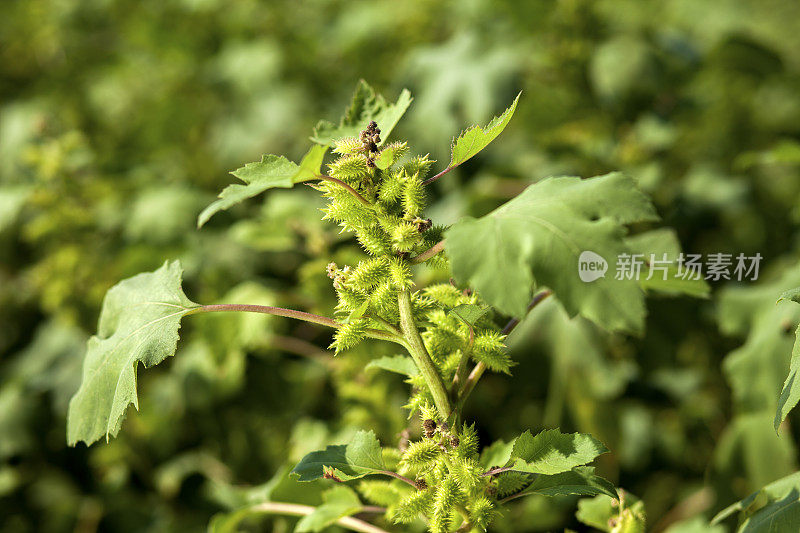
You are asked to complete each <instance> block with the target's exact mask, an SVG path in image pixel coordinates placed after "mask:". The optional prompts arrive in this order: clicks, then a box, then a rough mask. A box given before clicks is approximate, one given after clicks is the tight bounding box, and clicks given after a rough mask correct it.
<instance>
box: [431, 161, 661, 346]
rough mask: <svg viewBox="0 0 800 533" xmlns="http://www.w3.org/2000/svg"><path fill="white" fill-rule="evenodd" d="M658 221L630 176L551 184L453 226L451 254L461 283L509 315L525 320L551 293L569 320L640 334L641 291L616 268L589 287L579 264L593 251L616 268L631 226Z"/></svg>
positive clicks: (541, 184) (552, 181)
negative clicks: (543, 291) (543, 292)
mask: <svg viewBox="0 0 800 533" xmlns="http://www.w3.org/2000/svg"><path fill="white" fill-rule="evenodd" d="M653 220H658V216H657V214H656V212H655V210H654V208H653V206H652V204H651V203H650V201H649V199H648V198H647V197H646V196H645V195H644V194H643V193H642V192H640V191H639V189H638V188H637V187H636V183H635V182H634V181H633V180H632V179H631V178H629V177H627V176H625V175H623V174H620V173H612V174H607V175H605V176H600V177H595V178H591V179H585V180H584V179H580V178H576V177H558V178H548V179H546V180H543V181H541V182H538V183H535V184H533V185H531V186H530V187H528V188H527V189H525V191H523V193H522V194H520V195H519V196H517V197H516V198H514V199H513V200H511V201H509V202H507V203H506V204H504V205H502V206H500V207H499V208H497V209H496V210H494V211H492V212H491V213H489V214H488V215H486V216H484V217H481V218H479V219H474V218H466V219H462V220H461V221H459V222H457V223H456V224H454V225H453V226H452V227H451V228H450V229H449V230H448V231H447V232H446V234H445V236H446V241H445V248H446V251H447V254H448V256H449V257H450V261H451V265H452V270H453V274H454V276H455V277H456V279H457V280H458V281H459V282H462V283H467V284H470V285H472V286H473V287H474V288H475V289H477V290H478V291H479V292H480V293H481V296H482V297H483V298H484V299H485V300H486V301H487V302H488V303H490V304H491V305H494V306H495V307H497V308H498V309H499V310H501V311H503V312H505V313H507V314H510V315H514V316H522V315H523V314H524V313H525V311H526V308H527V304H528V302H529V300H530V297H531V292H532V289H533V288H536V287H541V286H546V287H549V288H551V289H552V290H553V292H554V293H555V294H556V296H557V297H558V299H559V300H560V301H561V303H562V304H563V305H564V307H565V308H566V309H567V311H568V312H569V314H570V316H574V315H576V314H578V313H580V314H581V315H583V316H585V317H586V318H589V319H590V320H592V321H594V322H596V323H597V324H599V325H600V326H602V327H604V328H606V329H609V330H624V331H632V332H640V331H641V330H642V329H643V326H644V317H645V307H644V293H643V291H642V289H641V288H640V286H639V284H638V283H637V282H636V281H635V280H615V279H613V278H614V271H613V269H612V268H611V267H609V271H608V272H606V274H605V276H604V277H601V278H599V279H596V280H594V281H592V282H590V283H585V282H583V281H581V279H580V278H579V276H578V259H579V256H580V255H581V253H582V252H583V251H592V252H595V253H597V254H599V255H600V256H602V257H603V258H605V259H606V261H608V262H609V263H612V262H613V261H615V260H616V258H617V257H618V256H619V255H620V254H622V253H629V248H628V245H627V244H626V242H625V235H626V229H625V224H630V223H634V222H640V221H653ZM476 249H480V250H481V253H475V252H476Z"/></svg>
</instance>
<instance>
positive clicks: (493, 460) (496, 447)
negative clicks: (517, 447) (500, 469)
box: [480, 440, 514, 470]
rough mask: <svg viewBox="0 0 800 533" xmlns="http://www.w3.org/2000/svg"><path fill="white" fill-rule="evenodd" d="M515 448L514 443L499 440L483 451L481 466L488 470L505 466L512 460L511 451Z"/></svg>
mask: <svg viewBox="0 0 800 533" xmlns="http://www.w3.org/2000/svg"><path fill="white" fill-rule="evenodd" d="M513 448H514V441H511V442H506V441H504V440H498V441H495V442H493V443H492V444H491V445H489V446H487V447H485V448H484V449H483V450H482V451H481V459H480V465H481V466H482V467H483V468H485V469H487V470H488V469H490V468H495V467H497V466H503V465H505V464H506V463H508V460H509V459H511V450H512V449H513Z"/></svg>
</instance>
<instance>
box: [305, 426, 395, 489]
mask: <svg viewBox="0 0 800 533" xmlns="http://www.w3.org/2000/svg"><path fill="white" fill-rule="evenodd" d="M330 469H332V470H333V475H334V476H336V477H337V478H338V479H340V480H342V481H349V480H351V479H357V478H360V477H364V476H368V475H370V474H381V473H383V472H384V471H385V470H386V466H385V465H384V463H383V456H382V454H381V445H380V443H379V442H378V439H377V438H376V437H375V433H373V432H372V431H359V432H357V433H356V434H355V436H354V437H353V440H352V441H351V442H350V443H349V444H346V445H345V444H339V445H336V446H328V447H327V448H325V449H324V450H319V451H316V452H311V453H309V454H308V455H306V456H305V457H303V459H301V460H300V462H299V463H298V464H297V466H295V467H294V470H292V474H295V475H297V476H298V481H313V480H315V479H319V478H322V477H325V474H326V472H327V471H329V470H330ZM329 477H330V476H329Z"/></svg>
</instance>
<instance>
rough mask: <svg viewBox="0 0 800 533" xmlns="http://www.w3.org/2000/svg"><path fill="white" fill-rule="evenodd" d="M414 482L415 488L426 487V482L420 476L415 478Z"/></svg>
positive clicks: (422, 488) (421, 488)
mask: <svg viewBox="0 0 800 533" xmlns="http://www.w3.org/2000/svg"><path fill="white" fill-rule="evenodd" d="M414 484H415V485H416V486H417V490H425V489H427V488H428V483H427V482H426V481H425V480H424V479H422V478H420V479H415V480H414Z"/></svg>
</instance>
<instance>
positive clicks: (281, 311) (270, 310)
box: [184, 304, 403, 344]
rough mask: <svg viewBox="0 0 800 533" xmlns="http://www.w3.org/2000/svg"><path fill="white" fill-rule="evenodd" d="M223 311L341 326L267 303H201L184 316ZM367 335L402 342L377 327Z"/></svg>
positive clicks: (333, 321)
mask: <svg viewBox="0 0 800 533" xmlns="http://www.w3.org/2000/svg"><path fill="white" fill-rule="evenodd" d="M223 311H238V312H244V313H264V314H267V315H275V316H283V317H286V318H294V319H297V320H302V321H304V322H311V323H312V324H319V325H320V326H327V327H329V328H333V329H339V328H340V327H342V326H343V324H340V323H339V322H337V321H335V320H333V319H332V318H328V317H326V316H320V315H315V314H313V313H306V312H304V311H296V310H294V309H285V308H283V307H272V306H269V305H253V304H213V305H201V306H200V307H195V308H194V309H191V310H190V311H189V312H187V313H186V315H184V316H188V315H196V314H199V313H218V312H223ZM367 337H369V338H371V339H379V340H383V341H391V342H396V343H397V344H403V342H402V338H401V337H400V336H398V335H395V334H394V333H390V332H388V331H381V330H379V329H368V330H367Z"/></svg>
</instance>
